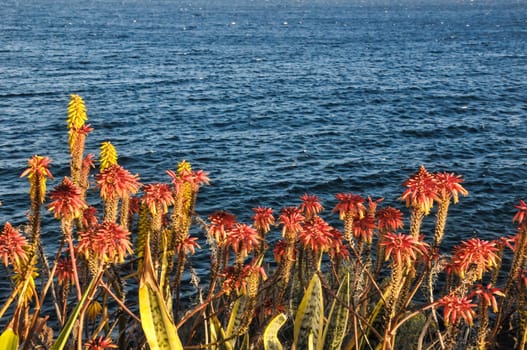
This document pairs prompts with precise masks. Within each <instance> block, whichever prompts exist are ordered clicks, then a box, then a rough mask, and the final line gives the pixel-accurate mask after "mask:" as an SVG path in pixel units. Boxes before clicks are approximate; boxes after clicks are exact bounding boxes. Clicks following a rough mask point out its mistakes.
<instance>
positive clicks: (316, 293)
mask: <svg viewBox="0 0 527 350" xmlns="http://www.w3.org/2000/svg"><path fill="white" fill-rule="evenodd" d="M323 321H324V299H323V295H322V283H321V282H320V278H319V277H318V275H317V274H314V275H313V278H311V281H310V282H309V285H308V287H307V290H306V292H305V294H304V297H303V298H302V301H301V302H300V305H299V307H298V310H297V312H296V316H295V328H294V333H293V336H294V343H295V344H296V348H297V349H308V347H309V345H308V344H309V338H310V334H312V339H313V342H312V344H313V346H314V348H316V346H317V344H318V342H319V340H321V338H322V330H323V325H324V323H323Z"/></svg>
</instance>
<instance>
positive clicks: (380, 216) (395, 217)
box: [376, 207, 404, 231]
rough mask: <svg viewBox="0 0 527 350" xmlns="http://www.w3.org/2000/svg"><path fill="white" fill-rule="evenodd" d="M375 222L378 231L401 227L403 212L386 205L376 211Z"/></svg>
mask: <svg viewBox="0 0 527 350" xmlns="http://www.w3.org/2000/svg"><path fill="white" fill-rule="evenodd" d="M376 216H377V222H378V226H379V230H380V231H395V230H397V229H400V228H403V225H404V224H403V213H402V212H401V211H400V210H399V209H396V208H393V207H386V208H382V209H380V210H379V211H378V212H377V215H376Z"/></svg>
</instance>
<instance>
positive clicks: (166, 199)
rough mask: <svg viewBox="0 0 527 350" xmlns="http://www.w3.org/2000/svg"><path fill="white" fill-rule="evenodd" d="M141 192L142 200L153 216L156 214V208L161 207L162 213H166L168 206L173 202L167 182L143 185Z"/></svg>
mask: <svg viewBox="0 0 527 350" xmlns="http://www.w3.org/2000/svg"><path fill="white" fill-rule="evenodd" d="M143 192H144V196H143V199H142V201H143V203H145V204H146V206H147V207H148V209H149V210H150V213H151V214H152V215H153V216H155V215H157V214H158V213H157V211H158V209H161V211H162V213H167V212H168V207H169V206H170V205H172V204H174V197H173V196H172V190H171V189H170V186H169V185H168V184H162V183H155V184H150V185H145V186H144V187H143Z"/></svg>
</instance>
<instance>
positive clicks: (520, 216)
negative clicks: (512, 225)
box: [512, 200, 527, 224]
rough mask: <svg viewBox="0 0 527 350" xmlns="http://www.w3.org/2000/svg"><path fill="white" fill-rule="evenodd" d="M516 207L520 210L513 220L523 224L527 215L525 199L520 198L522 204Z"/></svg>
mask: <svg viewBox="0 0 527 350" xmlns="http://www.w3.org/2000/svg"><path fill="white" fill-rule="evenodd" d="M515 208H516V209H518V212H517V213H516V215H514V218H513V219H512V221H513V222H517V223H518V224H521V223H523V221H524V219H525V217H526V216H527V204H525V202H524V201H522V200H520V204H519V205H517V206H515Z"/></svg>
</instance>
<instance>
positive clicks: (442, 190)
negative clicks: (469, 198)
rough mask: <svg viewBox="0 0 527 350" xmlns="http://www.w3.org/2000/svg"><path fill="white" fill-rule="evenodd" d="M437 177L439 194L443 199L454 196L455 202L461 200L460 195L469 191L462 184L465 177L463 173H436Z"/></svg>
mask: <svg viewBox="0 0 527 350" xmlns="http://www.w3.org/2000/svg"><path fill="white" fill-rule="evenodd" d="M434 176H435V179H436V182H437V190H438V195H439V197H440V198H441V199H442V200H447V199H449V198H451V197H452V198H454V203H457V202H458V201H459V195H460V194H461V195H463V196H466V195H468V191H467V190H466V189H465V188H463V186H461V182H463V179H462V178H461V175H455V174H454V173H447V172H443V173H436V174H435V175H434Z"/></svg>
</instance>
